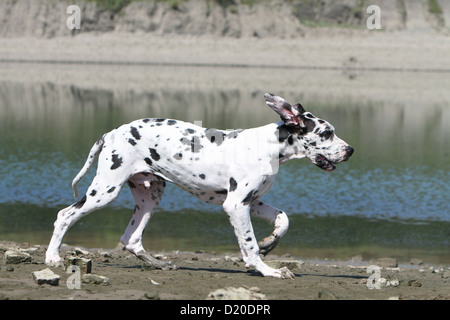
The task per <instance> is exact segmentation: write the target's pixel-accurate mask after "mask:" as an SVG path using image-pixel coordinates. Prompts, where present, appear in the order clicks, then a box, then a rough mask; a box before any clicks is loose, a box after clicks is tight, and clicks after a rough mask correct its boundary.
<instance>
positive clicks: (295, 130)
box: [264, 93, 354, 172]
mask: <svg viewBox="0 0 450 320" xmlns="http://www.w3.org/2000/svg"><path fill="white" fill-rule="evenodd" d="M264 97H265V98H266V104H267V105H268V106H269V107H271V108H272V109H273V110H274V111H275V112H276V113H278V114H279V115H280V117H281V120H283V122H284V124H283V125H282V127H281V128H279V130H280V132H279V135H280V139H284V140H286V141H287V144H288V145H290V146H291V147H292V150H293V152H294V153H297V155H299V154H298V153H303V154H304V155H305V156H306V157H307V158H308V159H309V160H311V162H312V163H314V164H315V165H316V166H318V167H319V168H321V169H323V170H325V171H329V172H330V171H333V170H334V169H336V166H335V164H337V163H339V162H342V161H347V160H348V159H349V158H350V156H351V155H352V154H353V151H354V149H353V148H352V147H350V146H349V145H348V143H346V142H345V141H344V140H342V139H340V138H339V137H338V136H336V134H335V130H334V127H333V126H332V125H331V124H330V123H329V122H328V121H325V120H323V119H320V118H317V117H315V116H314V115H313V114H312V113H311V112H307V111H305V109H304V108H303V107H302V105H301V104H299V103H298V104H296V105H293V106H292V105H290V104H289V103H288V102H287V101H286V100H284V99H283V98H281V97H278V96H275V95H273V94H271V93H266V94H265V95H264ZM282 131H283V132H282Z"/></svg>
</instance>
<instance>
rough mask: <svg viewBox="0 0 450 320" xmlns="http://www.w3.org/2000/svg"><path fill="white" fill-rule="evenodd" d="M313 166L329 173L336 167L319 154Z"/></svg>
mask: <svg viewBox="0 0 450 320" xmlns="http://www.w3.org/2000/svg"><path fill="white" fill-rule="evenodd" d="M314 164H315V165H316V166H318V167H319V168H320V169H322V170H325V171H328V172H331V171H333V170H334V169H336V166H335V165H334V164H333V162H331V161H330V160H328V159H327V158H325V156H323V155H321V154H319V155H318V156H317V157H316V159H315V161H314Z"/></svg>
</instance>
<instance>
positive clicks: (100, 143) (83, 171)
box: [72, 135, 105, 198]
mask: <svg viewBox="0 0 450 320" xmlns="http://www.w3.org/2000/svg"><path fill="white" fill-rule="evenodd" d="M104 138H105V136H104V135H103V137H101V138H100V139H98V140H97V142H96V143H95V144H94V145H93V146H92V148H91V151H90V152H89V156H88V158H87V159H86V162H85V163H84V166H83V168H81V170H80V172H78V174H77V176H76V177H75V178H74V179H73V181H72V189H73V195H74V196H75V198H77V197H78V189H77V184H78V182H80V180H81V179H82V178H83V177H84V176H85V175H86V173H87V172H88V171H89V169H90V168H91V167H92V164H93V163H94V160H95V158H97V156H98V154H99V153H100V151H101V150H102V147H103V144H104V143H105V140H104Z"/></svg>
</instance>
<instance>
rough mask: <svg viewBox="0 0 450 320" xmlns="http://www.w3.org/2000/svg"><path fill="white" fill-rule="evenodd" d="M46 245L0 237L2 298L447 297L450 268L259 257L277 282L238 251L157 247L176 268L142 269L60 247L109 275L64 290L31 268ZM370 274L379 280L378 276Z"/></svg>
mask: <svg viewBox="0 0 450 320" xmlns="http://www.w3.org/2000/svg"><path fill="white" fill-rule="evenodd" d="M7 250H22V251H25V252H28V253H29V254H30V255H31V261H28V262H23V263H19V264H5V258H4V255H5V252H6V251H7ZM45 250H46V246H45V245H35V244H29V243H26V244H18V243H13V242H6V241H3V242H0V261H1V264H0V265H1V268H0V298H1V299H8V300H16V299H33V300H34V299H36V300H47V299H50V300H53V299H55V300H98V299H101V300H115V299H120V300H137V299H161V300H204V299H206V298H207V297H208V295H209V294H210V293H211V292H212V291H215V290H217V289H220V288H227V287H236V288H239V287H243V288H247V289H250V288H253V289H252V290H257V291H258V292H259V293H260V294H261V295H263V298H265V299H267V300H297V299H307V300H323V299H325V300H327V299H331V300H341V299H344V300H360V299H362V300H366V299H370V300H371V299H375V300H387V299H395V300H397V299H400V300H410V299H424V300H431V299H433V300H434V299H450V291H449V282H450V268H448V266H432V265H424V264H421V262H420V261H418V260H412V262H411V263H413V264H405V265H400V266H397V267H396V266H395V261H392V259H380V260H377V261H363V260H362V259H361V258H360V257H354V258H353V259H350V260H347V261H308V260H306V261H302V260H300V259H298V258H296V257H293V256H290V255H284V256H282V257H280V256H275V255H268V256H267V257H265V258H264V260H265V261H266V262H267V263H269V264H271V265H273V266H275V265H277V264H278V263H279V262H280V261H284V262H285V263H287V262H289V264H288V266H289V267H290V268H291V269H292V271H293V272H294V274H295V276H296V277H295V279H293V280H290V279H289V280H288V279H284V280H281V279H275V278H264V277H262V276H261V275H260V274H259V273H257V272H256V271H255V270H252V269H249V270H247V269H246V268H245V265H244V263H243V262H242V260H241V259H240V258H239V255H238V253H237V252H231V253H229V254H223V255H218V254H215V253H214V252H204V251H199V252H177V251H171V252H158V253H155V256H157V257H158V258H160V259H164V260H166V259H168V260H170V261H173V262H174V263H175V264H176V265H177V267H178V270H168V271H162V270H147V269H146V268H144V267H143V265H142V262H141V261H140V260H139V259H137V258H136V257H134V256H133V255H132V254H130V253H129V252H127V251H123V250H121V248H116V249H114V250H107V249H91V248H78V249H77V248H75V247H70V246H67V245H63V247H62V252H61V253H62V256H65V255H66V254H67V253H70V252H78V256H80V257H84V258H88V259H92V270H91V273H92V274H96V275H101V276H104V277H107V278H108V279H109V284H108V285H102V284H93V283H83V282H82V283H81V286H80V289H69V288H68V286H67V280H68V278H69V276H71V274H69V273H66V271H65V270H64V269H63V268H53V267H50V269H51V270H52V271H53V272H54V273H56V274H58V275H59V276H60V277H61V278H60V281H59V285H58V286H52V285H50V284H37V283H36V282H35V281H34V280H33V277H32V275H31V273H32V272H35V271H40V270H43V269H45V268H47V267H48V266H46V265H45V264H44V255H45ZM77 250H78V251H77ZM372 264H378V265H379V267H380V269H378V270H379V273H378V274H379V278H381V280H380V282H378V284H379V285H380V288H379V289H377V288H376V287H375V284H374V287H373V289H369V287H368V286H367V282H368V278H369V277H370V276H371V274H369V273H368V272H367V270H368V269H367V268H368V267H369V266H370V265H372ZM383 265H384V267H383ZM374 277H376V278H378V277H377V276H376V274H373V275H372V278H374ZM383 279H384V280H383ZM254 287H257V288H258V289H255V288H254Z"/></svg>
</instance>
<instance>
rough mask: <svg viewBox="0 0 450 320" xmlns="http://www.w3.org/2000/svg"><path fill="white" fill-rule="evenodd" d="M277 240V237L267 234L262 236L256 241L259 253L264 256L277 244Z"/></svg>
mask: <svg viewBox="0 0 450 320" xmlns="http://www.w3.org/2000/svg"><path fill="white" fill-rule="evenodd" d="M278 242H280V238H278V237H274V236H269V237H267V238H264V239H263V240H261V241H259V242H258V247H259V253H260V254H262V255H264V256H265V255H266V254H268V253H269V252H270V251H272V250H273V249H274V248H275V247H276V246H277V245H278Z"/></svg>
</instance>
